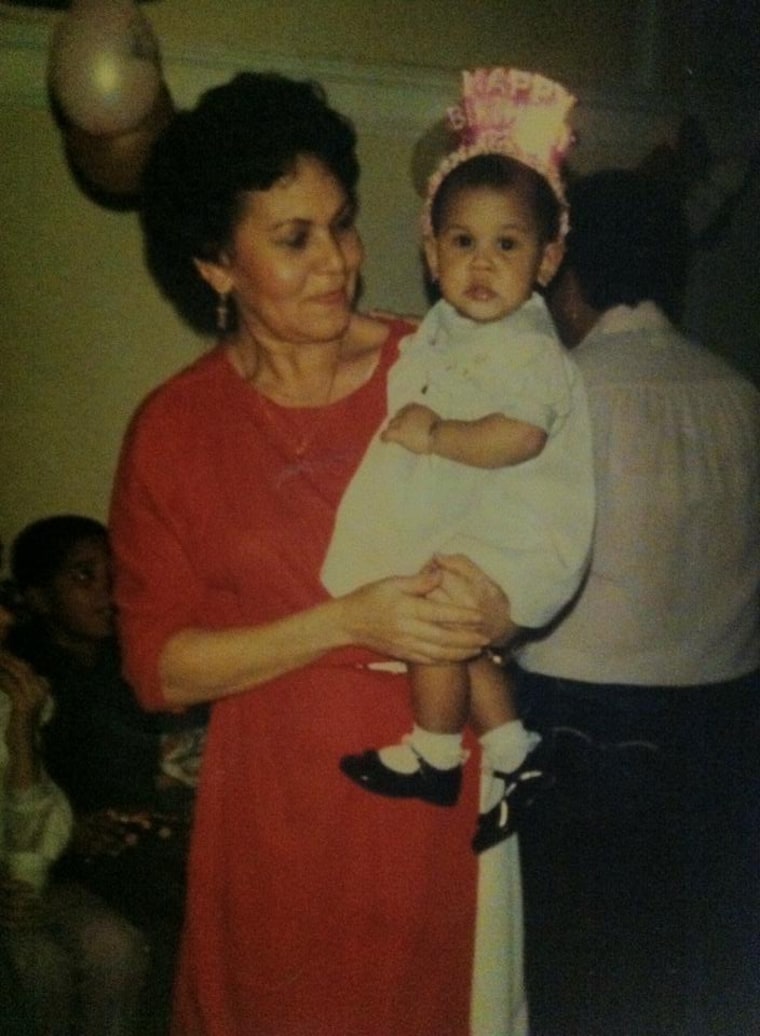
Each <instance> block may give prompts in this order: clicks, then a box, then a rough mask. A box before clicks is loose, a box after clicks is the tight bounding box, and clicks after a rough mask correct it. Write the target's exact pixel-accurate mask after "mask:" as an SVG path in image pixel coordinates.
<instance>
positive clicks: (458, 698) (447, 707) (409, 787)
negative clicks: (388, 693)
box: [340, 665, 469, 806]
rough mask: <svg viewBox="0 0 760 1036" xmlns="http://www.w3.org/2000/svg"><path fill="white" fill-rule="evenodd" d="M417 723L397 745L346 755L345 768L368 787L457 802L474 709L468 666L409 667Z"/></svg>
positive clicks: (444, 803)
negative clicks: (464, 740) (464, 742)
mask: <svg viewBox="0 0 760 1036" xmlns="http://www.w3.org/2000/svg"><path fill="white" fill-rule="evenodd" d="M410 678H411V697H412V711H413V713H414V726H413V728H412V731H411V733H409V734H406V735H405V736H404V738H403V739H402V740H401V741H400V742H399V743H397V744H395V745H386V746H385V747H384V748H380V749H370V750H368V751H366V752H363V753H362V754H361V755H348V756H344V757H343V759H341V762H340V768H341V770H342V771H343V773H345V774H346V776H347V777H350V778H351V779H352V780H353V781H355V782H356V783H357V784H360V785H361V786H362V787H363V788H365V789H366V790H367V791H373V792H375V793H376V794H378V795H388V796H390V797H392V798H419V799H423V800H424V801H426V802H431V803H433V804H435V805H439V806H453V805H454V803H455V802H456V801H457V798H458V797H459V790H460V787H461V783H462V763H463V762H464V758H465V754H464V752H463V751H462V730H463V728H464V725H465V722H466V720H467V715H468V712H469V675H468V667H467V666H466V665H441V666H425V665H417V666H412V667H411V668H410Z"/></svg>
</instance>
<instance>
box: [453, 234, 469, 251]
mask: <svg viewBox="0 0 760 1036" xmlns="http://www.w3.org/2000/svg"><path fill="white" fill-rule="evenodd" d="M451 243H452V244H453V245H454V247H455V248H470V246H471V245H472V235H470V234H454V235H452V238H451Z"/></svg>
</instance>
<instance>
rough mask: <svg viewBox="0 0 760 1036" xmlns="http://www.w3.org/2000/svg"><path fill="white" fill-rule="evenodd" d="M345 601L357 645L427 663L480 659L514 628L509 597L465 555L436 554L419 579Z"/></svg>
mask: <svg viewBox="0 0 760 1036" xmlns="http://www.w3.org/2000/svg"><path fill="white" fill-rule="evenodd" d="M340 601H341V603H342V605H343V606H344V611H345V618H344V623H345V624H346V626H347V628H348V630H349V631H350V635H351V639H352V641H353V642H354V643H361V644H364V645H365V646H366V647H368V648H370V649H371V650H373V651H377V652H378V653H380V654H386V655H390V656H391V657H393V658H398V659H401V660H402V661H404V662H412V663H419V664H423V665H425V664H440V663H447V662H462V661H465V660H466V659H470V658H474V657H475V656H477V655H478V654H480V652H481V651H482V650H483V648H485V647H487V646H488V645H490V644H492V643H498V642H499V641H501V640H502V639H506V638H507V637H508V636H509V634H510V631H511V630H512V628H513V627H512V623H511V620H510V617H509V602H508V600H507V598H506V596H505V595H504V594H503V593H502V591H501V590H500V589H499V587H498V586H496V584H495V583H492V582H491V580H490V579H488V577H487V576H486V575H485V574H484V573H483V572H482V571H481V569H479V568H478V567H477V565H475V564H473V562H471V561H470V560H469V559H468V558H466V557H464V556H462V555H436V557H435V558H434V559H433V560H432V561H431V562H430V563H429V564H428V565H427V566H425V568H424V569H423V570H422V571H421V572H418V573H417V574H416V575H413V576H396V577H392V578H390V579H383V580H380V581H378V582H376V583H370V584H368V585H367V586H363V587H360V588H359V589H358V590H355V591H354V592H353V593H351V594H348V595H346V597H344V598H341V599H340Z"/></svg>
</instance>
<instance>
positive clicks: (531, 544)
mask: <svg viewBox="0 0 760 1036" xmlns="http://www.w3.org/2000/svg"><path fill="white" fill-rule="evenodd" d="M573 103H574V99H573V98H572V97H571V95H570V94H568V93H567V92H566V91H565V90H564V89H563V88H562V87H561V86H560V85H559V84H557V83H553V82H551V81H550V80H547V79H545V78H544V77H542V76H539V75H533V74H530V73H525V72H520V71H517V70H514V69H511V70H507V69H500V68H497V69H493V70H488V69H480V70H476V71H475V72H473V73H467V72H466V73H464V96H463V102H462V106H461V107H460V108H455V109H453V110H452V111H451V112H450V113H449V116H450V121H451V124H452V125H453V127H454V128H455V129H457V130H458V131H459V132H460V144H459V147H458V148H457V149H456V150H455V151H454V152H453V153H452V154H450V155H448V156H447V158H446V159H445V160H444V161H443V163H442V164H441V166H440V167H439V169H438V170H437V171H436V173H435V174H434V175H433V176H432V177H431V179H430V181H429V185H428V196H427V201H426V207H425V227H424V248H425V256H426V259H427V264H428V267H429V270H430V274H431V276H432V278H433V279H434V280H435V281H437V283H438V287H439V288H440V292H441V294H442V296H443V298H442V300H441V301H439V302H438V303H437V304H436V305H435V306H434V307H433V308H432V309H431V310H430V312H429V313H428V314H427V316H426V317H425V318H424V320H423V321H422V324H421V325H420V327H419V329H418V330H417V331H416V332H415V334H413V335H411V336H410V337H409V338H408V339H406V340H405V341H404V342H403V343H402V344H401V355H400V359H399V360H398V362H397V363H396V365H395V367H394V369H393V370H392V372H391V375H390V380H389V412H390V413H392V414H393V415H394V416H393V417H392V418H391V420H390V422H389V423H388V425H387V427H386V428H385V429H384V430H383V431H382V433H381V434H380V435H379V436H378V437H377V438H376V439H375V440H374V441H373V443H372V444H371V445H370V447H369V449H368V452H367V455H366V456H365V458H364V461H363V463H362V465H361V467H360V469H359V471H358V472H357V473H356V475H355V477H354V479H353V481H352V483H351V485H350V486H349V488H348V490H347V492H346V494H345V495H344V498H343V501H342V503H341V508H340V510H339V512H338V518H337V521H336V528H335V532H334V537H333V542H332V544H331V547H330V550H329V552H328V556H327V559H326V561H325V565H324V569H323V573H322V576H323V582H324V584H325V586H326V587H327V589H328V590H329V591H330V592H331V593H333V594H336V595H338V594H342V593H345V592H348V591H349V590H351V589H353V588H354V587H355V586H358V585H360V584H362V583H366V582H369V581H371V580H373V579H380V578H382V577H384V576H386V575H388V574H389V573H391V572H393V571H404V570H407V571H409V572H414V571H417V570H418V569H419V568H420V567H422V566H423V565H424V564H425V563H426V562H428V561H429V559H430V558H431V556H434V555H435V554H444V553H446V554H453V553H460V554H464V555H467V556H468V557H470V558H471V559H472V560H473V561H474V562H475V563H476V564H478V565H479V566H480V567H481V568H482V569H483V570H484V571H485V572H486V573H487V574H488V575H490V576H491V578H492V579H494V581H495V582H497V583H498V584H499V585H500V586H501V587H502V589H503V590H504V592H505V593H506V594H507V595H508V597H509V599H510V602H511V611H512V620H513V623H514V634H513V637H514V636H515V635H517V633H518V632H519V631H520V630H521V629H524V628H538V627H541V626H543V625H545V624H546V623H547V622H549V620H550V619H551V618H552V617H553V616H554V615H555V614H556V613H557V612H558V611H559V610H560V608H561V607H562V606H563V605H564V604H565V603H566V602H567V601H568V600H569V599H570V598H571V597H572V595H573V594H574V592H575V591H576V589H577V588H578V585H579V584H580V581H581V578H582V576H583V572H584V570H585V566H586V562H587V557H588V551H589V545H590V540H591V530H592V524H593V501H594V494H593V477H592V465H591V445H590V442H591V439H590V429H589V424H588V415H587V411H586V402H585V396H584V393H583V388H582V384H581V381H580V377H579V375H578V373H577V371H576V369H575V367H574V365H573V363H572V362H571V360H570V358H569V357H568V355H567V354H566V352H565V351H564V349H563V348H562V346H561V345H560V343H559V340H558V338H557V335H556V332H555V330H554V326H553V324H552V322H551V319H550V317H549V315H548V312H547V309H546V307H545V305H544V301H543V299H542V297H541V295H540V294H538V293H537V291H536V287H537V286H538V287H543V286H546V284H548V282H549V281H550V280H551V278H552V277H553V275H554V273H555V272H556V270H557V268H558V267H559V264H560V262H561V260H562V255H563V241H564V235H565V233H566V230H567V225H568V222H567V211H566V204H565V200H564V193H563V188H562V182H561V178H560V164H561V162H562V160H563V159H564V156H565V153H566V150H567V148H568V146H569V143H570V140H571V133H570V130H569V128H568V126H567V124H566V122H565V118H566V115H567V113H568V111H569V110H570V108H571V107H572V105H573ZM411 679H412V702H413V712H414V719H415V723H414V727H413V730H412V731H411V733H410V734H408V735H407V736H405V737H404V738H403V739H402V741H401V742H400V743H399V744H396V745H390V746H386V747H383V748H381V749H379V750H376V749H370V750H368V751H366V752H364V753H362V754H360V755H349V756H346V757H344V758H343V759H342V760H341V769H342V770H343V772H344V773H345V774H346V775H347V776H348V777H350V778H351V779H352V780H354V781H356V782H357V783H358V784H359V785H361V786H362V787H363V788H366V789H367V790H368V791H372V792H375V793H377V794H381V795H388V796H392V797H400V798H408V797H415V798H420V799H423V800H425V801H427V802H431V803H434V804H438V805H453V804H454V803H455V802H456V800H457V797H458V794H459V789H460V785H461V777H462V764H463V762H464V760H465V758H466V753H465V752H464V751H463V736H462V734H463V728H464V727H465V725H466V723H468V722H469V723H470V725H471V726H472V727H473V728H474V729H475V731H476V732H477V734H478V735H479V737H480V741H481V744H482V747H483V752H484V771H485V772H486V773H488V774H490V775H491V776H492V779H491V780H490V781H486V782H484V794H483V799H482V802H481V814H480V816H479V818H478V827H477V831H476V834H475V838H474V840H473V848H474V850H475V851H476V852H482V851H484V850H485V849H487V848H489V847H490V846H492V845H495V844H497V843H498V842H500V841H502V840H503V839H504V838H506V837H508V836H509V835H510V834H512V832H513V831H514V830H515V828H516V826H517V824H518V822H519V817H520V813H521V811H522V810H523V809H524V808H525V807H526V806H527V805H529V803H530V802H531V801H532V799H533V798H534V797H535V794H536V792H537V790H538V788H539V787H540V786H541V784H542V782H543V780H544V775H543V773H542V772H541V769H540V767H539V766H538V765H537V764H536V760H535V749H536V747H537V745H538V742H539V738H538V735H536V734H534V733H532V732H530V731H527V730H526V729H525V727H524V726H523V724H522V722H521V721H520V719H519V717H518V715H517V712H516V709H515V705H514V702H513V700H512V694H511V690H510V687H509V683H508V680H507V677H506V674H505V673H504V672H503V671H502V669H501V668H500V667H498V666H497V665H496V664H495V663H494V661H493V660H492V659H491V658H489V657H488V656H487V655H484V656H483V657H480V658H478V659H475V660H474V661H472V662H471V663H469V664H468V665H448V666H446V665H442V666H424V665H419V666H413V667H412V669H411Z"/></svg>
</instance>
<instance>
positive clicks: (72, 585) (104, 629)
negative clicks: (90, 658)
mask: <svg viewBox="0 0 760 1036" xmlns="http://www.w3.org/2000/svg"><path fill="white" fill-rule="evenodd" d="M37 604H38V608H39V610H41V611H42V613H43V614H44V616H45V619H46V621H47V622H48V624H49V625H50V627H51V629H52V631H53V635H54V636H55V637H56V639H57V640H58V641H59V642H60V643H62V644H64V645H65V644H67V643H71V642H72V641H74V642H82V641H85V642H97V641H101V640H105V639H106V638H107V637H109V636H111V634H112V633H113V632H114V614H113V605H112V603H111V558H110V555H109V552H108V547H107V545H106V543H105V542H104V541H103V540H100V539H85V540H80V541H79V542H78V543H75V544H74V546H73V547H72V548H71V550H70V551H69V552H68V554H67V555H66V558H65V560H64V562H63V564H62V565H61V567H60V568H59V570H58V572H56V574H55V576H54V577H53V579H52V581H51V582H50V584H49V585H48V586H47V587H46V588H45V589H44V590H42V591H40V592H39V594H38V601H37Z"/></svg>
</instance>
